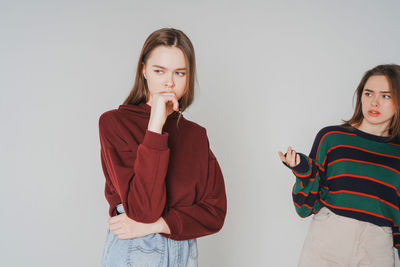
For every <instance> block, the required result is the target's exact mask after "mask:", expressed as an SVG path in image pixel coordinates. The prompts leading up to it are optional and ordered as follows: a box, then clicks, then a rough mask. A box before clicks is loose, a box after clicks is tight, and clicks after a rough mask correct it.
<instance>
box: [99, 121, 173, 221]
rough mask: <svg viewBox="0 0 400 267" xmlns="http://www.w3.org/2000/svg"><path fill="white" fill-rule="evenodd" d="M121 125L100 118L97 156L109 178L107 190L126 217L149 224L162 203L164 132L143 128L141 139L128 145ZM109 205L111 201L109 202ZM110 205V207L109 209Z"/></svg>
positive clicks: (165, 160)
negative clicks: (99, 153)
mask: <svg viewBox="0 0 400 267" xmlns="http://www.w3.org/2000/svg"><path fill="white" fill-rule="evenodd" d="M121 128H122V127H121V125H119V123H117V121H116V120H115V119H114V118H113V117H112V116H111V115H109V114H107V113H105V114H103V115H102V116H101V117H100V120H99V130H100V143H101V158H102V161H103V162H104V164H103V165H104V168H103V169H104V170H105V171H104V173H105V176H106V180H107V176H108V177H109V180H110V182H111V183H110V184H109V186H108V188H106V194H107V190H108V193H110V192H111V195H115V193H113V191H115V192H116V193H117V194H118V195H119V197H120V200H121V202H122V204H123V206H124V209H125V212H126V214H127V216H128V217H129V218H131V219H133V220H135V221H138V222H143V223H152V222H155V221H156V220H157V219H159V218H160V217H161V214H162V212H163V210H164V207H165V203H166V188H165V176H166V173H167V169H168V161H169V148H168V134H158V133H154V132H151V131H146V133H145V135H144V139H143V142H142V143H140V144H136V146H135V145H132V144H128V143H127V142H126V141H125V140H126V138H124V132H123V131H122V130H121ZM110 204H112V203H110ZM112 208H113V207H110V209H111V210H112Z"/></svg>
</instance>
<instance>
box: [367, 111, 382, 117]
mask: <svg viewBox="0 0 400 267" xmlns="http://www.w3.org/2000/svg"><path fill="white" fill-rule="evenodd" d="M368 115H369V116H371V117H378V116H379V115H381V113H380V112H379V111H377V110H373V109H370V110H368Z"/></svg>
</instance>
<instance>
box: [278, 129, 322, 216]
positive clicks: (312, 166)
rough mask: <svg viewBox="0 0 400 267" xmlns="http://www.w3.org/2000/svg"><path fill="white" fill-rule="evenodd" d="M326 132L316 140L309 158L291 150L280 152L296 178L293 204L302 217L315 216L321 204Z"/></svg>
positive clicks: (318, 135) (319, 134) (320, 133)
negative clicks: (315, 210) (315, 208)
mask: <svg viewBox="0 0 400 267" xmlns="http://www.w3.org/2000/svg"><path fill="white" fill-rule="evenodd" d="M323 137H324V131H323V130H321V131H320V132H319V133H318V134H317V136H316V138H315V140H314V144H313V147H312V149H311V152H310V154H309V156H306V155H304V154H302V153H296V151H294V150H292V149H291V148H289V149H288V151H287V153H286V154H285V155H283V153H282V152H279V155H280V157H281V160H282V162H283V163H284V164H285V165H286V166H287V167H289V168H290V169H291V170H292V171H293V174H294V175H295V176H296V183H295V185H294V187H293V192H292V196H293V202H294V205H295V208H296V212H297V213H298V214H299V216H300V217H307V216H309V215H311V214H313V210H314V207H315V206H316V204H317V203H318V202H319V198H320V193H321V181H322V180H325V174H326V165H325V162H324V161H325V158H326V147H327V145H326V143H325V142H323V140H322V139H323Z"/></svg>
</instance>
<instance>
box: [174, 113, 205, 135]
mask: <svg viewBox="0 0 400 267" xmlns="http://www.w3.org/2000/svg"><path fill="white" fill-rule="evenodd" d="M179 128H181V129H182V130H184V131H185V132H187V133H188V134H190V135H196V136H198V137H207V130H206V128H204V127H203V126H201V125H200V124H198V123H196V122H194V121H191V120H188V119H186V118H184V117H182V118H181V119H180V121H179Z"/></svg>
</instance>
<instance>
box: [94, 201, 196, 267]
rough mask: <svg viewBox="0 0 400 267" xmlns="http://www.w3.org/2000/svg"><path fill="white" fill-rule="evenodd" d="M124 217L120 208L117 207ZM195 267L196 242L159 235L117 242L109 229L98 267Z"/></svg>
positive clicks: (118, 240)
mask: <svg viewBox="0 0 400 267" xmlns="http://www.w3.org/2000/svg"><path fill="white" fill-rule="evenodd" d="M117 209H118V211H119V212H120V213H123V207H122V205H118V207H117ZM122 266H124V267H197V242H196V239H191V240H184V241H176V240H172V239H169V238H165V237H163V236H162V235H160V234H151V235H147V236H143V237H138V238H130V239H118V237H117V236H116V235H114V234H113V233H112V232H111V231H110V229H108V231H107V238H106V243H105V247H104V254H103V259H102V262H101V267H122Z"/></svg>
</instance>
